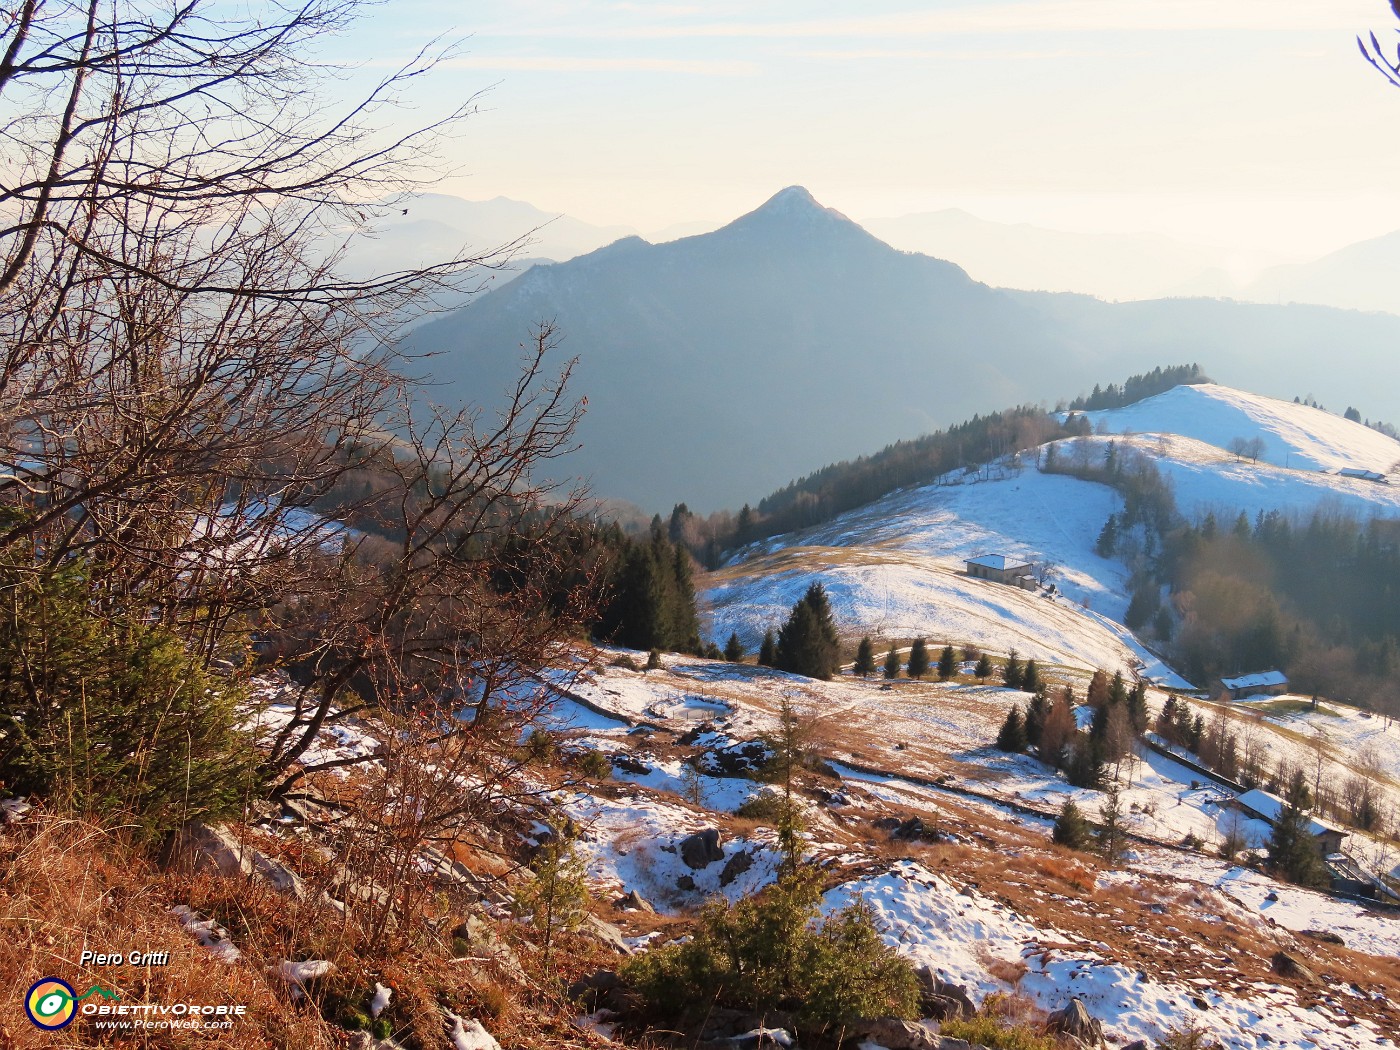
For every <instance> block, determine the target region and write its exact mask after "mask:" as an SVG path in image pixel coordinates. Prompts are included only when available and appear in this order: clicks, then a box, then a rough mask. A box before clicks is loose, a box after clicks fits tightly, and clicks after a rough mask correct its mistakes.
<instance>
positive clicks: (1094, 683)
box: [1084, 669, 1108, 711]
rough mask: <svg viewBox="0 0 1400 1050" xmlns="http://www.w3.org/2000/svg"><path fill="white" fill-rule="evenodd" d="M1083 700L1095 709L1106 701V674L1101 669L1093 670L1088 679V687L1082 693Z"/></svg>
mask: <svg viewBox="0 0 1400 1050" xmlns="http://www.w3.org/2000/svg"><path fill="white" fill-rule="evenodd" d="M1084 702H1085V703H1087V704H1088V705H1089V706H1090V707H1092V708H1093V709H1094V710H1095V711H1097V710H1098V709H1099V708H1101V707H1103V705H1104V704H1106V703H1108V675H1107V674H1105V673H1104V672H1103V670H1102V669H1100V670H1097V671H1095V672H1094V675H1093V677H1092V678H1090V679H1089V688H1088V690H1086V691H1085V693H1084Z"/></svg>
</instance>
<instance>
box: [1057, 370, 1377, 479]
mask: <svg viewBox="0 0 1400 1050" xmlns="http://www.w3.org/2000/svg"><path fill="white" fill-rule="evenodd" d="M1083 415H1084V416H1085V417H1086V418H1087V419H1089V421H1090V422H1091V423H1092V424H1093V425H1094V429H1095V431H1096V432H1099V431H1102V432H1104V433H1111V434H1178V435H1180V436H1182V437H1187V438H1192V439H1194V440H1196V441H1200V442H1204V443H1205V444H1207V445H1214V446H1216V447H1217V448H1220V449H1228V448H1229V447H1230V442H1231V441H1232V440H1234V439H1235V438H1237V437H1243V438H1246V439H1248V438H1254V437H1258V438H1262V439H1263V441H1264V454H1263V456H1262V457H1261V461H1263V462H1267V463H1270V464H1272V465H1274V466H1279V467H1292V468H1294V469H1297V470H1312V471H1324V470H1325V471H1337V470H1341V469H1344V468H1348V467H1351V468H1357V469H1362V470H1373V471H1376V472H1378V473H1381V474H1385V473H1387V472H1389V471H1390V469H1391V468H1392V467H1393V466H1394V465H1395V464H1396V463H1397V461H1400V442H1397V441H1395V440H1394V439H1392V438H1389V437H1386V436H1385V435H1384V434H1382V433H1380V432H1379V431H1376V430H1372V429H1371V428H1370V427H1367V426H1363V425H1362V424H1360V423H1354V422H1352V421H1351V420H1349V419H1343V418H1342V417H1341V416H1339V415H1333V414H1332V413H1331V412H1325V411H1323V410H1322V409H1318V408H1311V407H1309V406H1308V405H1300V404H1295V403H1294V402H1291V401H1280V400H1278V399H1276V398H1272V397H1264V396H1263V395H1262V394H1250V393H1247V392H1245V391H1243V390H1234V389H1232V388H1230V387H1225V386H1217V385H1215V384H1213V383H1205V384H1201V385H1198V386H1178V387H1174V388H1173V389H1171V390H1168V391H1166V392H1165V393H1162V394H1158V395H1156V396H1155V397H1149V398H1147V399H1145V400H1143V401H1139V402H1137V403H1136V404H1133V405H1128V406H1127V407H1126V408H1111V409H1106V410H1103V411H1099V412H1085V413H1083Z"/></svg>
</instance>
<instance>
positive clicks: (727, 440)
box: [409, 187, 1400, 510]
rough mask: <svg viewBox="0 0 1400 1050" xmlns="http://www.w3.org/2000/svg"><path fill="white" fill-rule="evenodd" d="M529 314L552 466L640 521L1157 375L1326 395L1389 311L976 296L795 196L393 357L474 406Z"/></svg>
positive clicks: (532, 276)
mask: <svg viewBox="0 0 1400 1050" xmlns="http://www.w3.org/2000/svg"><path fill="white" fill-rule="evenodd" d="M542 320H552V321H554V322H556V324H557V325H558V328H559V329H560V331H561V332H562V333H563V335H564V341H563V343H562V345H561V347H560V351H559V361H560V363H562V362H563V361H564V360H565V359H566V358H568V357H574V356H577V357H578V359H579V362H578V367H577V370H576V372H575V380H574V386H573V389H574V392H575V393H576V394H579V395H582V396H585V397H587V399H588V414H587V417H586V418H585V420H584V423H583V425H582V428H581V431H580V435H579V436H580V439H581V440H582V442H583V448H582V449H581V450H580V452H579V453H577V454H576V455H575V456H574V457H571V458H570V459H569V460H568V461H566V463H565V464H562V465H561V470H566V471H568V472H571V473H579V474H583V475H586V476H590V477H591V479H592V481H593V488H594V491H595V492H596V493H597V494H599V495H605V496H615V497H621V498H624V499H629V500H632V501H634V502H636V503H639V504H641V505H642V506H644V507H646V508H648V509H657V508H661V509H665V508H669V507H670V506H671V504H672V503H674V502H677V501H681V500H684V501H686V502H688V503H689V505H690V506H691V508H692V509H693V510H709V509H713V508H715V507H719V506H731V507H732V506H737V505H738V504H740V503H742V502H744V501H745V500H754V499H756V498H757V497H758V496H761V495H762V494H764V493H766V492H768V491H770V490H771V489H773V488H775V487H777V486H778V485H781V484H783V483H785V482H787V481H788V480H790V479H791V478H793V477H796V476H799V475H802V474H805V473H807V472H809V471H811V470H814V469H816V468H817V467H820V466H822V465H823V464H825V463H828V462H831V461H833V460H837V459H842V458H849V457H852V456H856V455H860V454H862V453H867V452H871V451H874V450H875V449H877V448H879V447H881V446H882V445H884V444H887V443H889V442H892V441H896V440H899V439H901V438H909V437H914V436H916V435H918V434H920V433H924V432H926V431H929V430H932V429H936V428H938V427H941V426H944V425H947V424H950V423H954V422H958V421H960V420H963V419H966V418H969V417H970V416H972V415H973V414H974V413H977V412H985V411H990V410H995V409H998V408H1002V407H1006V406H1008V405H1011V404H1015V403H1018V402H1026V401H1031V402H1035V401H1048V402H1052V403H1053V401H1055V400H1056V399H1057V398H1060V397H1064V396H1072V395H1073V394H1075V393H1078V392H1080V391H1081V390H1083V389H1087V388H1088V387H1091V386H1092V385H1093V384H1094V383H1095V382H1108V381H1111V380H1115V379H1121V378H1122V376H1124V375H1126V374H1128V373H1130V372H1135V371H1141V370H1144V369H1148V368H1151V367H1152V366H1154V365H1156V364H1162V363H1171V362H1177V361H1189V360H1197V361H1200V362H1201V363H1202V364H1203V365H1204V366H1205V367H1206V368H1207V369H1208V370H1209V371H1211V372H1212V374H1213V375H1215V376H1216V378H1217V379H1220V380H1222V381H1224V382H1236V383H1241V384H1244V383H1245V382H1246V381H1247V380H1250V379H1251V378H1252V380H1253V385H1255V386H1269V388H1270V389H1269V392H1270V393H1276V394H1280V395H1284V396H1288V397H1291V396H1292V395H1293V394H1294V393H1299V392H1301V393H1307V392H1318V396H1324V397H1325V396H1326V395H1325V392H1323V391H1325V387H1324V386H1323V385H1322V384H1321V383H1320V382H1315V381H1304V379H1303V378H1302V377H1304V376H1310V375H1313V374H1316V375H1318V376H1325V375H1326V374H1327V373H1328V372H1329V371H1331V369H1333V368H1336V367H1337V366H1338V364H1339V361H1340V360H1343V359H1345V358H1348V357H1350V358H1352V359H1353V360H1367V359H1378V355H1377V353H1376V350H1377V348H1378V347H1380V346H1394V345H1400V344H1397V342H1396V340H1397V339H1400V318H1380V317H1364V316H1363V315H1359V314H1347V313H1344V312H1341V311H1336V310H1329V309H1326V308H1322V307H1263V306H1245V305H1238V304H1233V303H1222V302H1214V301H1199V300H1195V301H1186V300H1182V301H1164V302H1156V303H1128V304H1120V305H1110V304H1105V303H1102V302H1100V301H1098V300H1095V299H1091V298H1088V297H1086V296H1071V295H1051V294H1045V293H1030V292H1010V291H1005V290H997V289H992V288H988V287H987V286H985V285H982V284H979V283H977V282H975V281H973V280H972V279H971V278H969V277H968V276H967V274H965V273H964V272H963V271H962V270H961V269H959V268H958V267H957V266H954V265H953V264H951V263H947V262H943V261H941V260H938V259H933V258H930V257H928V256H923V255H916V254H910V253H905V252H900V251H896V250H895V249H893V248H891V247H889V246H888V245H886V244H884V243H883V242H882V241H880V240H878V239H876V238H875V237H873V236H871V235H870V234H869V233H867V232H866V231H865V230H863V229H861V228H860V227H859V226H857V225H856V224H855V223H853V222H851V221H850V220H848V219H846V218H845V217H844V216H842V215H840V214H839V213H838V212H834V211H831V210H829V209H826V208H823V207H822V206H821V205H820V204H818V203H817V202H816V201H814V200H813V199H812V198H811V196H810V195H809V194H808V193H807V192H806V191H805V190H803V189H801V188H799V187H792V188H789V189H786V190H783V191H782V192H780V193H778V194H777V195H776V196H774V197H773V198H772V199H771V200H769V201H768V202H767V203H765V204H764V205H763V206H762V207H760V208H758V209H757V210H756V211H753V212H751V213H749V214H748V215H745V216H743V217H741V218H739V219H737V220H735V221H734V222H732V223H730V224H729V225H728V226H725V227H723V228H722V229H719V230H716V231H715V232H713V233H708V234H704V235H701V236H697V237H689V238H685V239H683V240H679V241H673V242H670V243H667V244H658V245H653V244H649V243H647V242H646V241H644V240H642V239H640V238H637V237H628V238H624V239H623V240H620V241H617V242H616V243H614V244H611V245H609V246H608V247H606V248H601V249H599V250H598V251H595V252H593V253H591V254H589V255H585V256H581V257H579V258H577V259H572V260H570V261H569V262H567V263H559V264H555V265H542V266H537V267H535V268H533V269H531V270H530V271H529V272H527V273H525V274H523V275H521V276H520V277H518V278H517V279H515V280H514V281H512V282H511V283H509V284H508V285H505V286H504V287H501V288H498V289H496V290H495V291H492V292H491V293H489V294H487V295H484V296H482V297H481V298H480V299H478V300H477V301H475V302H474V303H472V304H471V305H470V306H468V307H466V308H465V309H462V310H460V311H458V312H456V313H454V314H451V315H449V316H447V317H444V318H442V319H440V320H437V321H435V322H433V323H431V324H427V325H424V326H423V327H421V328H420V329H418V330H417V331H416V332H415V333H414V334H413V336H412V337H411V339H410V341H409V350H410V351H411V352H418V353H428V352H430V353H433V354H434V355H435V356H433V357H432V358H430V359H429V361H428V368H429V369H430V371H431V375H432V379H433V381H434V384H435V386H434V389H433V396H434V398H435V399H436V400H439V401H446V402H453V401H473V402H479V403H486V404H489V403H490V398H491V396H492V395H494V394H495V393H496V392H498V391H501V390H504V389H505V388H506V387H507V385H508V384H509V383H510V381H511V379H512V378H513V376H514V374H515V369H516V367H517V365H518V362H519V355H518V352H517V351H516V347H517V346H518V345H519V344H521V343H522V342H525V341H527V340H528V339H529V336H530V332H531V328H532V326H533V325H535V324H536V323H538V322H540V321H542ZM1323 346H1326V347H1328V348H1329V357H1328V360H1327V362H1326V365H1325V366H1324V365H1322V364H1320V363H1319V362H1318V361H1317V357H1316V353H1315V351H1316V350H1317V349H1320V348H1321V347H1323ZM1236 362H1238V364H1239V367H1238V368H1236ZM1261 362H1262V363H1264V364H1266V365H1267V369H1268V370H1267V373H1266V374H1265V375H1260V374H1259V371H1258V369H1259V367H1260V365H1261ZM1387 367H1389V368H1390V369H1391V370H1392V371H1396V372H1397V375H1396V376H1395V377H1393V378H1392V383H1393V380H1394V378H1400V369H1397V367H1396V366H1387ZM1349 385H1350V386H1351V387H1352V388H1353V389H1354V386H1355V384H1354V382H1353V383H1350V384H1349ZM1339 396H1341V395H1339ZM1371 414H1372V415H1375V416H1380V417H1385V416H1386V411H1385V410H1383V409H1382V408H1380V407H1375V408H1373V409H1372V410H1371ZM1396 414H1400V413H1396Z"/></svg>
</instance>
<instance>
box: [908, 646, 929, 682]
mask: <svg viewBox="0 0 1400 1050" xmlns="http://www.w3.org/2000/svg"><path fill="white" fill-rule="evenodd" d="M928 666H929V661H928V644H927V643H926V642H925V641H924V640H923V639H922V638H915V639H914V644H913V646H912V647H911V648H910V650H909V666H908V668H906V670H907V672H908V674H909V677H910V678H923V676H924V675H926V674H928Z"/></svg>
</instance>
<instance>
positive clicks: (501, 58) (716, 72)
mask: <svg viewBox="0 0 1400 1050" xmlns="http://www.w3.org/2000/svg"><path fill="white" fill-rule="evenodd" d="M438 68H442V69H491V70H508V71H516V72H530V73H682V74H686V75H690V76H705V77H747V76H754V75H755V74H757V73H758V71H759V67H758V65H757V63H754V62H744V61H739V60H734V59H703V58H697V59H690V58H586V57H582V56H569V55H492V56H487V55H482V56H472V57H469V58H454V59H449V60H447V61H445V62H442V63H440V64H439V67H438Z"/></svg>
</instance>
